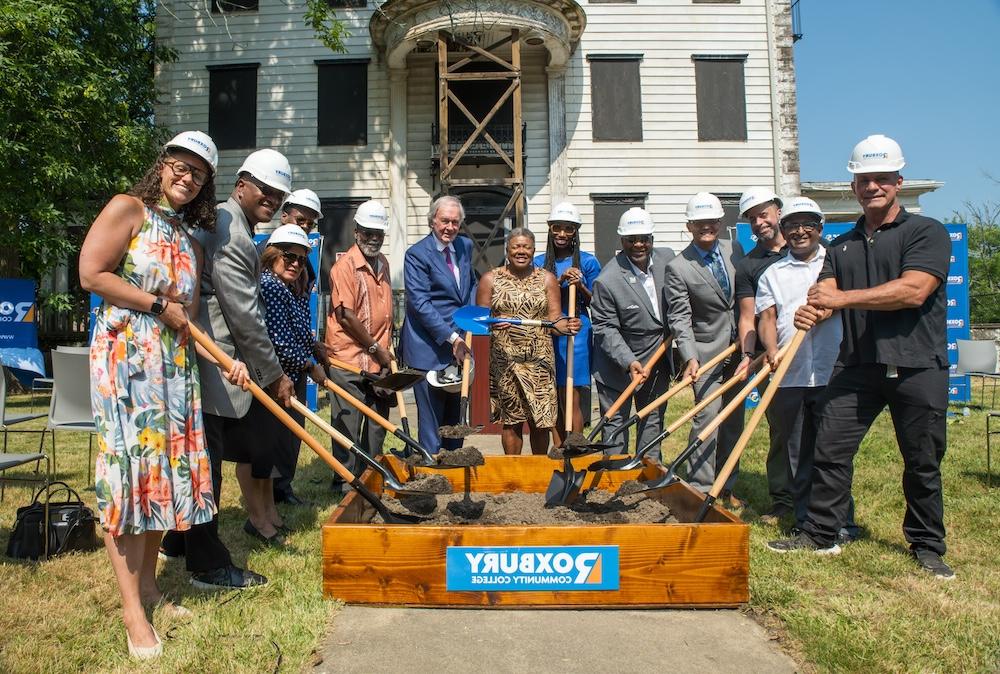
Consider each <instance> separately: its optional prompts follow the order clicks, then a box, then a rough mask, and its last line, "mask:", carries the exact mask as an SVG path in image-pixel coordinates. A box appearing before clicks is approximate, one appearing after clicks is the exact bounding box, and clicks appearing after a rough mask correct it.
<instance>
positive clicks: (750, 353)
mask: <svg viewBox="0 0 1000 674" xmlns="http://www.w3.org/2000/svg"><path fill="white" fill-rule="evenodd" d="M743 357H744V358H749V359H750V360H753V351H744V352H743Z"/></svg>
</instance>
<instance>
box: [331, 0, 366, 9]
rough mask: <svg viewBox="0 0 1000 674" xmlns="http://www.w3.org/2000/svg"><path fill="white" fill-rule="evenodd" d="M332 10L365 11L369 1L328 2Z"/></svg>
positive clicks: (336, 0) (346, 0)
mask: <svg viewBox="0 0 1000 674" xmlns="http://www.w3.org/2000/svg"><path fill="white" fill-rule="evenodd" d="M326 4H327V5H328V6H329V7H330V9H364V8H365V7H366V6H367V5H368V0H326Z"/></svg>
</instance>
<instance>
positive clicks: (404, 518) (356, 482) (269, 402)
mask: <svg viewBox="0 0 1000 674" xmlns="http://www.w3.org/2000/svg"><path fill="white" fill-rule="evenodd" d="M188 330H189V331H190V333H191V336H192V337H193V338H194V341H195V342H197V343H198V344H199V345H200V346H201V348H203V349H205V351H207V352H208V354H209V355H210V356H211V357H212V358H214V359H215V362H216V365H218V366H219V367H220V368H222V369H223V370H224V371H228V370H230V369H232V367H233V360H232V358H230V357H229V356H227V355H226V354H225V352H224V351H223V350H222V349H220V348H219V346H218V345H217V344H216V343H215V342H214V341H212V339H211V338H210V337H209V336H208V335H206V334H205V333H204V332H202V330H201V329H200V328H199V327H198V326H197V325H195V324H194V322H193V321H188ZM247 388H248V389H249V390H250V393H251V394H252V395H253V397H254V398H256V399H257V400H258V401H260V403H261V404H262V405H263V406H264V407H266V408H267V409H268V411H270V412H271V413H272V414H273V415H274V416H276V417H278V420H279V421H280V422H281V423H283V424H284V425H285V426H287V427H288V429H289V430H290V431H291V432H292V433H294V434H295V437H297V438H298V439H299V440H301V441H302V442H304V443H305V444H307V445H308V446H309V449H311V450H313V451H314V452H316V454H317V455H318V456H319V458H321V459H322V460H323V462H324V463H326V464H327V465H328V466H330V468H332V469H333V471H334V472H335V473H337V475H339V476H340V477H341V478H343V480H344V481H345V482H347V483H348V484H349V485H351V487H352V488H353V489H354V490H355V491H356V492H358V493H359V494H361V497H362V498H363V499H364V500H366V501H368V503H370V504H371V506H372V507H373V508H375V510H376V511H377V512H378V514H379V515H381V516H382V520H383V521H385V523H386V524H417V523H419V522H424V521H426V520H427V518H425V517H419V516H417V515H406V514H403V513H394V512H392V511H391V510H389V508H387V507H386V505H385V503H383V502H382V499H380V498H379V497H378V496H376V495H375V494H374V493H372V492H371V491H370V490H369V489H368V487H366V486H365V485H364V484H362V483H361V480H360V479H359V478H357V477H355V476H354V475H353V474H352V473H351V471H349V470H347V468H345V467H344V464H342V463H340V461H337V459H336V458H335V457H334V456H333V454H331V453H330V452H329V451H328V450H327V449H326V448H325V447H323V445H321V444H319V441H317V440H316V438H314V437H313V436H312V435H310V434H309V432H308V431H306V429H304V428H302V426H299V425H298V424H297V423H295V420H294V419H292V417H291V416H290V415H289V414H288V412H286V411H285V410H284V409H282V407H281V405H279V404H278V403H277V402H276V401H275V400H274V399H273V398H271V396H269V395H268V394H267V393H265V392H264V389H262V388H261V387H260V386H258V385H257V384H256V383H255V382H254V381H252V380H250V381H249V382H248V383H247Z"/></svg>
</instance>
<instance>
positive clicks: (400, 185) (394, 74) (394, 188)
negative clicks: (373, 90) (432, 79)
mask: <svg viewBox="0 0 1000 674" xmlns="http://www.w3.org/2000/svg"><path fill="white" fill-rule="evenodd" d="M407 73H408V71H407V69H406V68H389V255H388V257H389V267H390V274H391V278H392V287H393V288H394V289H396V290H399V289H401V288H402V287H403V255H404V254H405V253H406V143H407V138H406V123H407V121H406V76H407Z"/></svg>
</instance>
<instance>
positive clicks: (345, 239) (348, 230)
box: [317, 197, 370, 294]
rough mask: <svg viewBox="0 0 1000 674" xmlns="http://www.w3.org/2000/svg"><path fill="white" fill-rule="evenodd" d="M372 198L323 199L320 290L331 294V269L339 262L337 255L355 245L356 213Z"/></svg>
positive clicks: (320, 229) (320, 224)
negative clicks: (359, 207)
mask: <svg viewBox="0 0 1000 674" xmlns="http://www.w3.org/2000/svg"><path fill="white" fill-rule="evenodd" d="M369 198H370V197H346V198H343V199H321V200H320V207H321V208H322V209H323V219H322V220H320V221H319V224H318V226H317V229H318V230H319V233H320V234H322V235H323V249H322V250H320V253H319V267H320V268H319V289H320V292H322V293H326V294H329V292H330V267H332V266H333V263H334V262H336V261H337V255H338V254H340V253H346V252H347V251H348V250H349V249H350V247H351V246H353V245H354V213H355V211H357V210H358V206H360V205H361V204H363V203H364V202H366V201H368V199H369Z"/></svg>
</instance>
